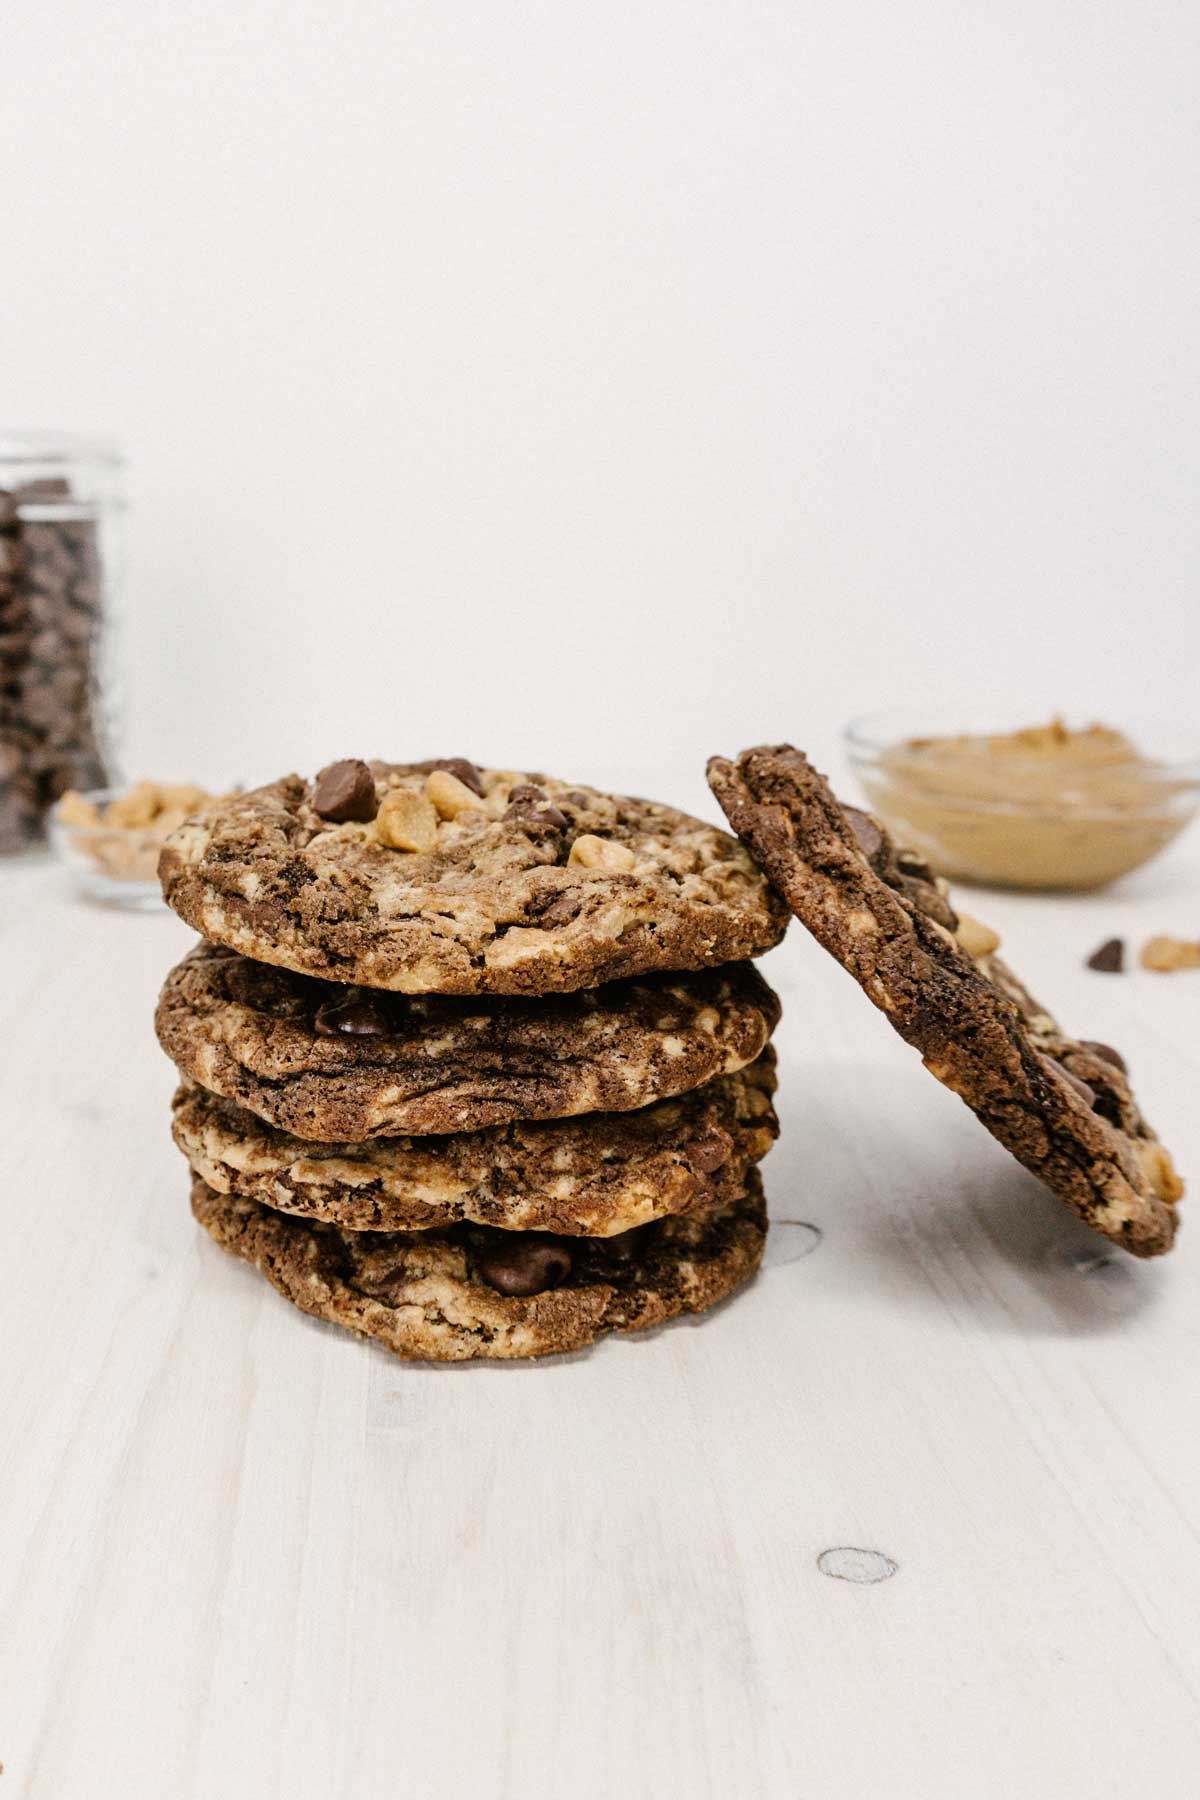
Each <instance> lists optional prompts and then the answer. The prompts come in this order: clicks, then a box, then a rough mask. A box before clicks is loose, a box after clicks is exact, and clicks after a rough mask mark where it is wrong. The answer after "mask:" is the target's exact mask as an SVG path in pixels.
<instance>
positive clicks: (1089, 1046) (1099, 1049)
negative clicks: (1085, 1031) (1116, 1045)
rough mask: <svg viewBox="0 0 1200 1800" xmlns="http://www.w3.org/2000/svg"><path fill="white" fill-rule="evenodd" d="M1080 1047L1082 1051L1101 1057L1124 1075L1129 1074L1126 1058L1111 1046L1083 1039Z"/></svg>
mask: <svg viewBox="0 0 1200 1800" xmlns="http://www.w3.org/2000/svg"><path fill="white" fill-rule="evenodd" d="M1079 1047H1080V1049H1081V1050H1090V1051H1091V1053H1092V1055H1093V1056H1098V1057H1100V1059H1101V1060H1102V1061H1103V1062H1106V1063H1111V1064H1112V1066H1113V1068H1114V1069H1120V1071H1121V1073H1122V1075H1127V1074H1128V1073H1129V1068H1128V1064H1127V1063H1126V1061H1125V1058H1124V1057H1123V1056H1122V1055H1121V1052H1120V1051H1119V1050H1114V1049H1113V1047H1112V1045H1111V1044H1099V1043H1097V1042H1096V1040H1095V1038H1082V1039H1081V1040H1080V1045H1079Z"/></svg>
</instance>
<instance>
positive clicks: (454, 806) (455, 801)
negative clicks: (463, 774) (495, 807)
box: [425, 769, 483, 819]
mask: <svg viewBox="0 0 1200 1800" xmlns="http://www.w3.org/2000/svg"><path fill="white" fill-rule="evenodd" d="M425 794H426V798H427V799H429V800H431V801H432V802H433V805H434V807H435V808H436V809H437V812H438V814H439V816H440V817H441V818H443V819H457V817H458V815H459V813H460V812H478V811H479V809H480V807H481V806H482V804H483V802H482V801H481V799H480V797H479V795H478V794H476V793H475V792H474V791H473V790H472V789H471V788H469V787H468V786H467V784H466V782H465V781H460V780H459V778H458V776H457V775H452V774H451V773H450V771H449V770H448V769H435V770H434V771H433V773H432V775H429V776H427V777H426V780H425Z"/></svg>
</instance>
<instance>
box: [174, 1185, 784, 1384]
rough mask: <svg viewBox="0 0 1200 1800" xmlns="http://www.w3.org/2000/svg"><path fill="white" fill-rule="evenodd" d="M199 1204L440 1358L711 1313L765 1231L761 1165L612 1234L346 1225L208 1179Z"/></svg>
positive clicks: (319, 1289) (306, 1287) (411, 1348)
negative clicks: (689, 1203)
mask: <svg viewBox="0 0 1200 1800" xmlns="http://www.w3.org/2000/svg"><path fill="white" fill-rule="evenodd" d="M192 1211H193V1212H194V1213H195V1215H196V1218H197V1219H198V1220H199V1222H200V1223H201V1225H203V1226H204V1229H205V1230H206V1231H207V1232H208V1233H209V1235H210V1236H211V1237H212V1238H213V1239H214V1240H215V1241H216V1242H217V1243H218V1244H220V1246H221V1248H222V1249H223V1250H228V1251H229V1252H230V1253H231V1254H232V1255H234V1256H240V1257H241V1258H242V1259H243V1260H244V1261H245V1262H249V1263H253V1264H254V1266H255V1267H256V1268H257V1269H258V1270H259V1271H260V1272H261V1273H262V1274H263V1275H265V1276H266V1278H267V1280H268V1281H269V1282H270V1283H271V1285H272V1286H273V1287H276V1288H278V1290H279V1292H280V1293H281V1294H283V1295H284V1297H285V1298H286V1299H288V1300H291V1301H292V1302H293V1304H294V1305H296V1306H298V1307H300V1309H301V1311H303V1312H306V1313H311V1314H313V1315H314V1316H315V1317H316V1318H318V1319H327V1320H329V1321H330V1322H331V1323H333V1324H335V1325H343V1326H345V1327H346V1328H347V1329H348V1330H350V1331H355V1332H359V1333H361V1334H362V1335H363V1336H365V1337H373V1338H376V1339H378V1341H379V1342H380V1343H381V1344H382V1345H383V1346H384V1348H385V1349H387V1350H390V1351H391V1352H392V1353H393V1354H394V1355H396V1356H401V1357H405V1358H410V1359H420V1360H426V1361H432V1362H464V1361H466V1360H468V1359H470V1358H472V1357H500V1358H514V1357H529V1356H549V1355H552V1354H553V1353H555V1352H556V1351H564V1350H579V1349H582V1347H583V1346H584V1345H585V1344H590V1343H592V1342H593V1341H594V1340H595V1339H596V1338H598V1337H601V1336H603V1334H604V1333H605V1332H609V1331H644V1330H646V1329H647V1328H648V1327H650V1326H653V1325H662V1324H664V1323H665V1322H666V1320H668V1319H671V1318H674V1317H676V1316H677V1315H678V1314H680V1313H686V1312H703V1311H704V1310H705V1309H706V1308H707V1307H710V1306H715V1305H716V1303H717V1301H718V1300H723V1299H725V1297H726V1295H728V1294H731V1293H732V1292H733V1291H734V1289H735V1288H738V1287H740V1286H741V1285H742V1284H743V1283H744V1282H746V1281H748V1280H749V1279H750V1277H751V1276H752V1275H753V1274H754V1272H755V1270H756V1269H757V1268H758V1265H759V1263H760V1262H761V1261H762V1253H763V1244H764V1242H765V1240H766V1232H767V1220H766V1211H765V1208H764V1205H763V1197H762V1186H761V1183H760V1181H759V1178H758V1173H757V1171H756V1170H751V1171H750V1172H749V1174H748V1176H747V1178H746V1186H745V1190H744V1192H743V1193H742V1194H740V1195H739V1196H738V1197H737V1198H736V1199H733V1200H730V1201H728V1202H726V1203H725V1204H723V1205H720V1206H716V1207H710V1208H707V1209H705V1210H704V1211H701V1212H691V1213H686V1214H684V1215H683V1216H682V1217H680V1218H671V1219H662V1220H660V1221H658V1222H657V1223H656V1224H653V1225H644V1226H642V1227H641V1229H640V1230H637V1231H629V1232H625V1233H623V1234H622V1235H621V1236H620V1237H615V1238H572V1239H562V1238H554V1237H549V1238H545V1237H537V1236H534V1237H527V1236H525V1235H524V1234H521V1233H512V1232H497V1231H489V1230H487V1228H486V1227H482V1226H471V1225H455V1226H452V1227H451V1228H450V1229H449V1230H447V1231H424V1232H378V1231H366V1232H360V1231H346V1230H341V1229H339V1228H338V1227H337V1226H335V1225H326V1224H320V1223H316V1222H314V1221H312V1220H309V1219H296V1218H288V1217H287V1216H286V1215H284V1214H283V1213H279V1212H274V1211H272V1209H271V1208H270V1207H267V1206H260V1205H258V1203H257V1202H256V1201H254V1200H242V1199H238V1198H236V1197H235V1196H233V1195H231V1194H218V1193H215V1192H214V1191H213V1189H212V1188H209V1187H206V1186H205V1184H204V1182H203V1181H201V1180H200V1179H199V1177H196V1178H195V1180H194V1181H193V1183H192Z"/></svg>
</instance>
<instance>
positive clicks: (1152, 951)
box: [1142, 936, 1200, 975]
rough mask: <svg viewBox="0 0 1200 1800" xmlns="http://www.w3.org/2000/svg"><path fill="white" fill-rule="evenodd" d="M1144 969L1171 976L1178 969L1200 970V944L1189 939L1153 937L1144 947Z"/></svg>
mask: <svg viewBox="0 0 1200 1800" xmlns="http://www.w3.org/2000/svg"><path fill="white" fill-rule="evenodd" d="M1142 967H1143V969H1157V970H1158V971H1159V972H1160V974H1164V975H1166V974H1171V973H1173V972H1174V971H1175V970H1176V969H1200V943H1196V942H1193V941H1192V940H1190V939H1188V938H1177V937H1166V936H1163V937H1152V938H1151V939H1150V941H1149V943H1147V944H1145V945H1143V947H1142Z"/></svg>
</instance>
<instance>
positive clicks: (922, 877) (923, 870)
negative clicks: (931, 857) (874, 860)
mask: <svg viewBox="0 0 1200 1800" xmlns="http://www.w3.org/2000/svg"><path fill="white" fill-rule="evenodd" d="M896 867H897V868H898V869H899V871H900V873H901V874H902V875H910V876H911V877H912V879H913V880H914V881H927V882H929V884H930V886H932V885H933V870H932V869H931V868H930V866H929V864H928V863H927V862H926V861H925V858H924V857H923V856H918V855H917V853H916V851H915V850H897V852H896Z"/></svg>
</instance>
